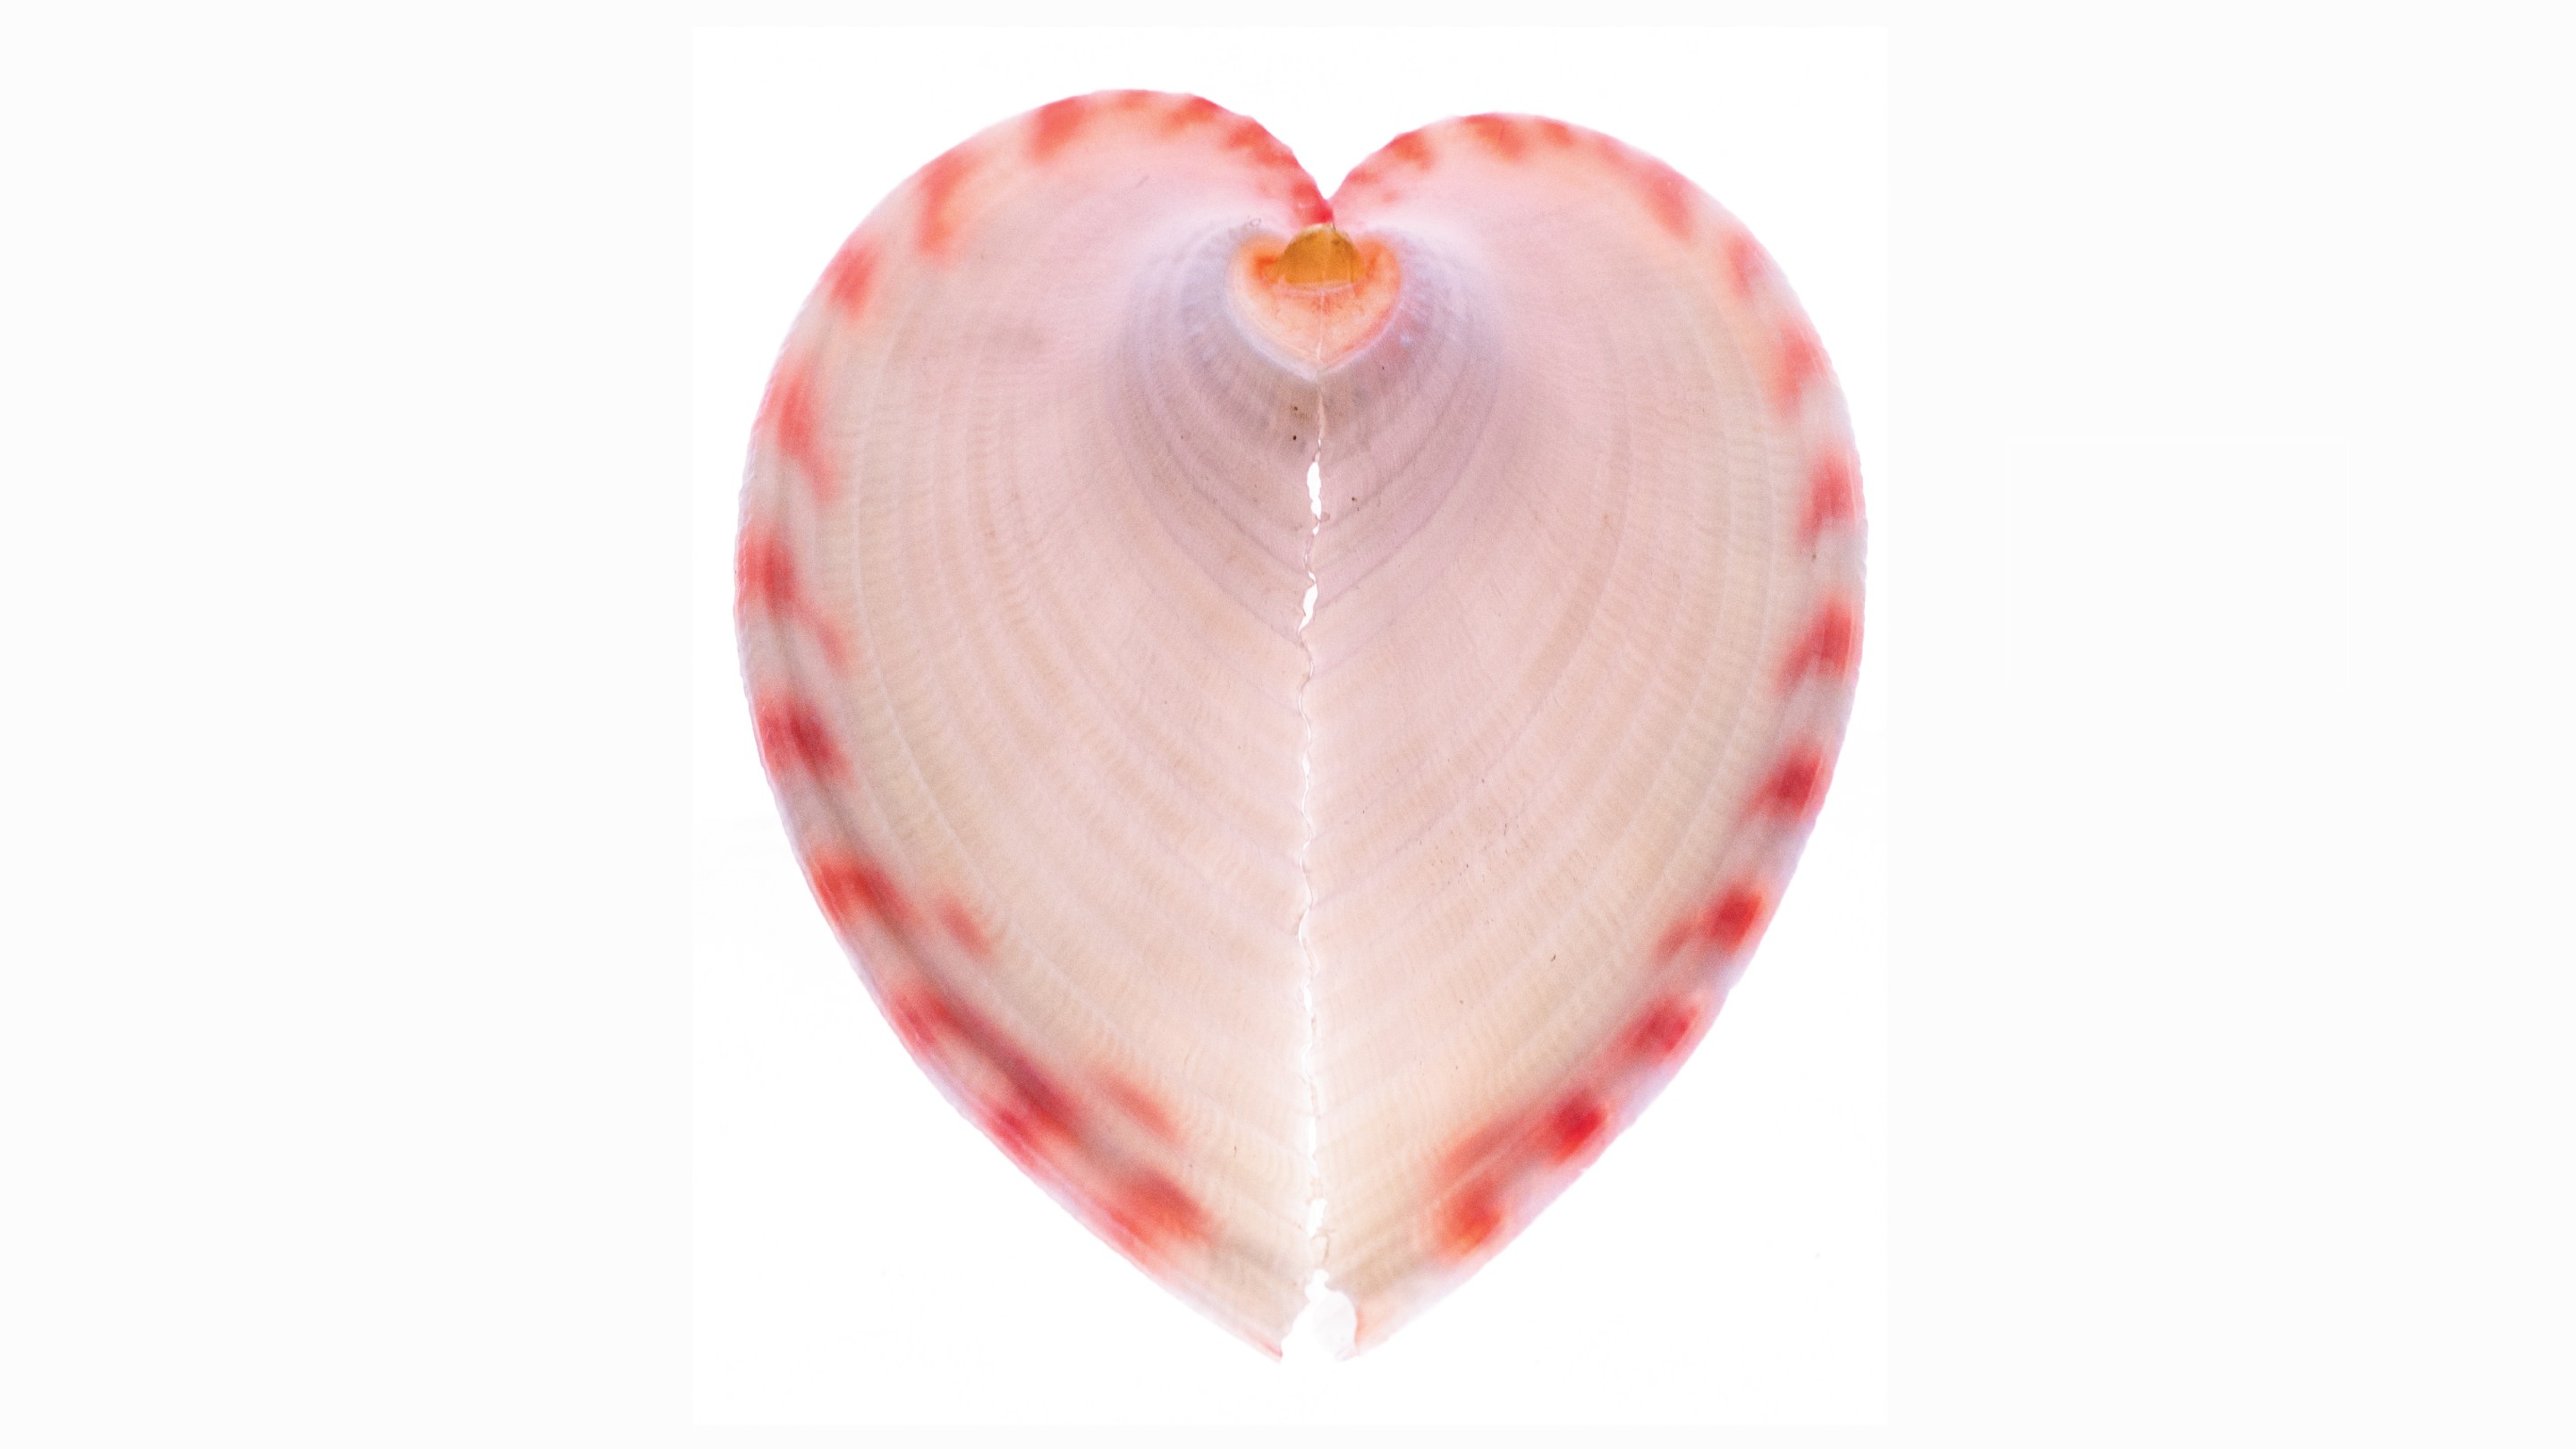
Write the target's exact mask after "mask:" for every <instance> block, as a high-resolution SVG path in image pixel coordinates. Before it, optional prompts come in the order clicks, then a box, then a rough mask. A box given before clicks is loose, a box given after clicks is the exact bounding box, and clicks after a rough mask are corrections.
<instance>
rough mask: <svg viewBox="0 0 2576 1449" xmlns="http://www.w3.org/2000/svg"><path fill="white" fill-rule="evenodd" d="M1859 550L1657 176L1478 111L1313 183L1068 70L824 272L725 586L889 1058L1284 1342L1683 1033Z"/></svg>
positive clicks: (1734, 309) (1763, 277) (1477, 1256)
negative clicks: (885, 1028) (901, 1059)
mask: <svg viewBox="0 0 2576 1449" xmlns="http://www.w3.org/2000/svg"><path fill="white" fill-rule="evenodd" d="M1310 467H1315V468H1316V469H1317V473H1316V476H1317V480H1318V487H1317V493H1316V495H1315V496H1314V497H1313V498H1310V496H1309V490H1308V475H1309V470H1310ZM1861 545H1862V538H1861V518H1860V500H1859V491H1858V469H1857V465H1856V463H1855V460H1854V458H1853V454H1852V449H1851V443H1850V438H1849V431H1848V426H1847V423H1846V420H1845V417H1844V413H1843V408H1842V403H1841V399H1840V397H1839V394H1838V393H1837V392H1836V390H1835V387H1834V384H1833V381H1832V378H1831V375H1830V373H1829V371H1828V369H1827V367H1826V363H1825V358H1824V353H1823V350H1822V348H1821V347H1820V346H1819V344H1818V342H1817V339H1816V336H1815V334H1814V332H1813V331H1812V329H1810V327H1809V326H1808V324H1807V322H1806V320H1805V318H1804V317H1803V315H1802V314H1801V313H1800V312H1799V310H1798V308H1797V305H1796V303H1795V301H1794V300H1793V299H1792V298H1791V297H1790V295H1789V292H1788V290H1787V288H1786V286H1785V285H1784V284H1783V282H1782V281H1781V279H1780V277H1779V276H1778V275H1777V273H1776V272H1775V271H1774V270H1773V268H1772V267H1771V265H1770V263H1769V262H1768V260H1767V259H1766V258H1765V257H1764V255H1763V252H1762V250H1761V248H1760V247H1759V246H1757V245H1756V244H1755V243H1754V242H1753V240H1752V238H1751V237H1750V236H1748V235H1747V234H1746V233H1745V231H1744V230H1743V229H1742V228H1741V227H1740V226H1738V225H1737V224H1736V223H1735V222H1734V221H1733V220H1732V219H1731V218H1729V217H1728V216H1726V214H1725V213H1724V212H1722V211H1720V210H1719V209H1718V208H1717V207H1716V206H1715V205H1714V204H1713V203H1711V202H1710V201H1709V200H1708V199H1707V198H1706V197H1705V196H1703V195H1701V194H1700V193H1699V192H1698V190H1697V189H1696V188H1694V187H1692V186H1691V185H1690V183H1689V182H1687V181H1685V180H1684V179H1683V178H1682V177H1680V176H1679V175H1677V174H1675V173H1673V172H1672V171H1670V170H1669V169H1667V168H1665V167H1663V166H1662V165H1660V164H1659V163H1657V162H1655V161H1653V160H1651V159H1649V158H1647V157H1644V156H1642V155H1639V154H1638V153H1636V152H1634V151H1631V150H1629V149H1627V148H1625V147H1623V146H1621V145H1619V144H1618V143H1617V142H1615V141H1612V140H1610V139H1609V138H1607V137H1604V136H1600V135H1597V134H1595V133H1592V132H1588V131H1584V130H1581V129H1578V128H1575V127H1572V126H1568V125H1564V124H1561V123H1558V122H1554V121H1546V120H1538V119H1534V118H1528V117H1515V116H1478V117H1471V118H1468V119H1465V120H1458V121H1449V122H1443V123H1441V124H1438V125H1434V126H1431V127H1427V128H1425V129H1423V130H1421V131H1416V132H1413V133H1411V134H1409V135H1406V136H1402V137H1399V138H1397V139H1396V140H1395V141H1393V142H1391V143H1389V144H1388V145H1387V146H1386V147H1385V148H1384V149H1383V150H1381V151H1380V152H1379V153H1378V154H1377V155H1376V156H1374V157H1372V158H1370V159H1369V160H1368V161H1367V162H1365V163H1363V164H1362V165H1361V166H1360V167H1359V168H1357V169H1356V170H1354V171H1353V172H1352V173H1351V175H1350V177H1349V178H1348V179H1347V180H1346V181H1345V182H1344V184H1343V186H1342V188H1341V190H1340V192H1339V193H1338V194H1336V195H1335V196H1334V197H1333V198H1332V199H1331V201H1330V202H1329V203H1328V202H1327V201H1326V200H1325V199H1324V198H1323V197H1322V196H1321V195H1319V194H1318V193H1317V191H1316V188H1315V186H1314V184H1313V182H1312V181H1311V179H1309V178H1308V177H1307V176H1306V174H1305V172H1304V171H1303V170H1302V169H1301V168H1299V166H1298V165H1297V163H1296V161H1295V160H1294V158H1293V157H1291V156H1290V155H1289V153H1288V152H1287V150H1286V149H1285V148H1284V147H1282V146H1281V145H1279V143H1278V142H1277V141H1276V140H1274V139H1273V138H1272V137H1271V136H1270V135H1269V133H1268V132H1266V131H1264V130H1263V129H1262V128H1261V127H1260V126H1258V125H1257V124H1255V123H1253V122H1251V121H1249V120H1246V119H1244V118H1241V117H1238V116H1234V115H1230V114H1228V113H1227V112H1224V111H1222V110H1220V109H1218V108H1217V107H1215V106H1213V105H1211V104H1209V103H1208V102H1206V101H1202V100H1198V99H1196V98H1192V97H1185V96H1173V95H1161V94H1154V93H1146V92H1114V93H1104V94H1101V95H1095V96H1086V97H1078V98H1075V99H1072V100H1067V101H1061V102H1058V103H1056V104H1054V105H1051V106H1047V107H1043V108H1041V109H1040V110H1038V111H1035V112H1032V113H1030V114H1028V115H1026V116H1022V117H1019V118H1016V119H1014V120H1011V121H1007V122H1004V123H1002V124H1001V125H999V126H996V127H994V128H992V129H990V130H988V131H986V132H984V133H983V134H981V135H979V136H977V137H975V138H974V139H973V140H970V141H968V142H967V143H966V144H964V145H962V146H960V147H958V148H957V149H955V150H953V151H951V152H949V153H947V154H946V155H944V156H942V157H940V158H939V159H938V160H936V161H934V162H932V163H931V164H930V165H929V166H927V167H925V168H923V170H922V171H921V172H920V173H919V174H917V175H916V176H914V177H913V178H912V179H911V180H910V181H909V182H907V183H906V184H905V185H904V186H903V187H902V188H901V189H900V190H899V191H898V192H897V193H896V194H895V195H894V196H893V197H891V198H889V199H888V200H887V201H886V202H885V203H884V205H882V206H880V207H879V208H878V209H877V211H876V212H875V213H874V214H873V215H872V216H870V217H869V219H868V220H867V222H866V223H865V224H864V225H863V226H861V227H860V229H859V231H858V232H857V234H856V235H854V236H853V237H852V238H851V240H850V242H849V243H848V245H847V246H845V247H844V248H843V249H842V251H841V253H840V254H839V255H838V256H837V257H836V258H835V259H834V260H833V262H832V264H831V266H830V268H829V269H828V270H827V272H826V273H825V276H824V278H823V281H822V284H821V285H820V286H819V287H818V288H817V289H816V291H815V293H814V296H813V297H812V299H811V300H810V301H809V302H808V304H807V306H806V308H805V311H804V313H803V314H802V315H801V316H800V317H799V319H798V321H797V323H796V326H795V329H794V331H793V333H792V334H791V335H790V337H789V340H788V343H787V346H786V348H785V351H784V353H783V355H782V357H781V359H780V361H779V364H778V368H777V371H776V373H775V375H774V376H773V377H772V379H771V383H770V388H769V392H768V395H767V397H766V399H765V401H764V403H763V406H762V409H761V416H760V423H759V428H758V433H757V436H756V438H755V441H754V448H753V455H752V460H751V467H750V475H749V483H748V486H747V488H746V492H745V499H744V508H743V527H742V535H741V552H740V558H739V584H740V595H739V613H740V623H741V630H742V643H743V658H744V663H745V670H746V674H747V677H748V681H749V687H750V695H751V704H752V709H753V712H754V715H755V717H756V722H757V726H758V732H759V738H760V741H761V748H762V751H763V754H764V756H765V758H766V761H767V764H768V766H769V770H770V773H771V776H772V778H773V780H774V781H775V783H776V786H777V790H778V794H779V798H780V801H781V804H782V808H783V810H784V813H785V815H786V818H787V823H788V826H789V829H790V830H791V831H792V832H793V834H794V836H795V839H796V843H797V846H798V849H799V851H800V853H801V854H802V856H803V859H804V861H805V864H806V869H807V871H808V874H809V875H810V877H811V879H812V883H813V887H814V891H815V895H816V897H817V899H818V900H819V901H820V902H821V904H822V907H823V909H824V911H825V912H826V913H827V914H828V915H829V916H830V917H831V919H832V921H833V924H834V925H835V927H836V928H837V929H838V930H839V931H840V933H841V934H842V936H843V938H844V939H845V940H846V941H847V942H848V944H849V946H850V948H851V950H852V952H853V954H854V956H855V957H856V959H857V960H858V961H859V963H860V965H861V967H862V974H863V975H864V976H865V978H866V979H867V980H868V982H869V984H870V986H871V987H872V989H873V990H874V991H875V992H876V993H877V995H878V998H879V1000H880V1001H881V1003H882V1004H883V1006H884V1008H885V1011H886V1014H887V1016H888V1018H889V1019H890V1020H891V1021H892V1023H893V1024H894V1027H895V1029H896V1030H897V1032H899V1033H900V1034H901V1035H902V1037H903V1039H904V1041H905V1043H906V1044H907V1045H908V1046H909V1047H910V1048H911V1050H912V1051H913V1052H914V1054H915V1055H916V1057H917V1058H918V1059H919V1060H920V1061H921V1063H922V1064H923V1066H924V1067H925V1069H926V1070H928V1071H929V1072H930V1073H931V1075H932V1076H933V1077H934V1078H936V1079H937V1080H938V1081H939V1082H940V1083H941V1085H942V1087H943V1089H945V1090H946V1091H947V1092H948V1093H949V1094H950V1095H951V1097H952V1098H953V1099H954V1100H955V1101H956V1102H957V1104H958V1105H959V1107H960V1108H961V1109H962V1110H963V1111H965V1112H966V1113H967V1114H968V1115H969V1116H970V1117H972V1118H974V1119H975V1120H976V1121H977V1122H978V1123H979V1124H980V1125H981V1126H982V1127H983V1128H984V1130H985V1131H986V1132H988V1133H989V1134H990V1135H991V1136H992V1137H993V1138H994V1139H995V1141H997V1142H998V1143H999V1144H1000V1145H1001V1146H1002V1147H1003V1148H1004V1150H1006V1151H1008V1152H1010V1153H1011V1154H1012V1156H1013V1157H1014V1158H1016V1159H1017V1160H1018V1161H1019V1162H1020V1163H1021V1164H1022V1165H1023V1166H1024V1167H1026V1168H1027V1169H1028V1171H1029V1172H1030V1173H1031V1174H1033V1175H1034V1176H1036V1177H1037V1178H1038V1179H1039V1180H1040V1181H1042V1182H1044V1183H1045V1184H1046V1185H1047V1186H1048V1187H1049V1189H1050V1190H1051V1191H1053V1192H1054V1193H1056V1194H1057V1196H1058V1197H1059V1199H1060V1200H1061V1201H1063V1202H1064V1203H1065V1204H1066V1205H1067V1206H1068V1207H1069V1208H1070V1209H1071V1210H1073V1211H1074V1212H1075V1213H1076V1214H1078V1215H1079V1216H1081V1217H1082V1219H1083V1220H1084V1221H1085V1222H1087V1223H1089V1224H1090V1225H1091V1226H1092V1227H1093V1228H1094V1229H1095V1230H1096V1231H1098V1232H1099V1233H1100V1234H1101V1235H1102V1236H1103V1237H1104V1238H1105V1239H1107V1240H1108V1241H1109V1242H1111V1243H1112V1244H1114V1245H1115V1246H1117V1247H1118V1248H1119V1249H1120V1250H1121V1251H1123V1252H1125V1253H1127V1254H1128V1255H1129V1256H1131V1257H1133V1258H1134V1259H1135V1260H1136V1261H1137V1262H1139V1263H1140V1264H1142V1265H1143V1266H1144V1267H1145V1268H1146V1269H1147V1270H1148V1271H1149V1272H1152V1273H1154V1274H1155V1275H1156V1276H1157V1277H1158V1278H1160V1279H1161V1280H1162V1281H1164V1282H1165V1283H1167V1284H1169V1285H1170V1286H1172V1287H1173V1288H1174V1290H1175V1291H1177V1292H1179V1293H1180V1294H1182V1295H1183V1296H1184V1297H1186V1298H1188V1299H1189V1300H1190V1301H1192V1302H1194V1303H1195V1304H1197V1305H1198V1306H1199V1307H1201V1308H1202V1309H1203V1310H1204V1311H1206V1312H1207V1313H1209V1314H1210V1315H1211V1316H1212V1317H1214V1318H1215V1319H1216V1320H1217V1321H1219V1322H1221V1323H1223V1324H1225V1325H1226V1326H1227V1327H1229V1328H1231V1329H1232V1330H1234V1331H1235V1332H1237V1333H1239V1334H1241V1335H1242V1336H1244V1337H1245V1338H1247V1339H1249V1340H1250V1341H1252V1342H1254V1343H1256V1344H1259V1345H1261V1346H1262V1347H1264V1348H1266V1349H1270V1350H1272V1351H1276V1350H1277V1348H1278V1345H1279V1343H1280V1341H1281V1338H1282V1336H1283V1334H1284V1333H1285V1332H1286V1330H1287V1328H1288V1326H1289V1325H1290V1324H1291V1322H1292V1321H1294V1320H1295V1319H1296V1318H1297V1316H1298V1315H1299V1313H1300V1312H1301V1311H1302V1310H1303V1309H1304V1308H1305V1307H1306V1305H1307V1303H1308V1301H1309V1298H1310V1295H1311V1294H1315V1293H1320V1292H1322V1291H1324V1290H1325V1289H1326V1288H1329V1289H1330V1290H1331V1291H1336V1292H1339V1293H1341V1294H1344V1295H1346V1296H1347V1297H1348V1299H1349V1300H1350V1302H1351V1304H1352V1306H1353V1308H1354V1310H1355V1313H1356V1318H1357V1341H1358V1343H1359V1344H1361V1345H1363V1346H1364V1345H1366V1344H1368V1343H1371V1342H1374V1341H1377V1340H1378V1339H1381V1338H1383V1336H1384V1335H1385V1334H1386V1333H1388V1332H1390V1331H1391V1330H1392V1329H1393V1328H1394V1327H1396V1326H1397V1325H1398V1324H1399V1323H1401V1322H1402V1321H1403V1320H1404V1319H1405V1318H1406V1317H1407V1316H1409V1315H1410V1314H1411V1313H1413V1312H1415V1311H1417V1310H1418V1309H1420V1308H1421V1307H1423V1306H1425V1305H1426V1304H1428V1303H1429V1302H1430V1301H1431V1300H1432V1299H1433V1298H1435V1297H1436V1296H1437V1295H1438V1294H1439V1293H1441V1292H1442V1291H1444V1290H1445V1289H1446V1288H1447V1287H1448V1286H1450V1285H1452V1284H1454V1283H1455V1282H1456V1281H1457V1280H1458V1279H1459V1278H1460V1277H1461V1276H1463V1275H1464V1274H1465V1273H1467V1272H1469V1271H1471V1270H1472V1269H1473V1268H1474V1267H1475V1266H1476V1265H1477V1264H1478V1263H1479V1262H1481V1261H1482V1260H1483V1259H1484V1258H1485V1257H1487V1256H1488V1255H1490V1254H1491V1253H1493V1252H1494V1251H1495V1250H1496V1249H1497V1248H1499V1247H1500V1246H1501V1245H1502V1244H1503V1243H1504V1242H1505V1241H1507V1240H1508V1239H1509V1238H1510V1236H1511V1235H1512V1234H1513V1233H1514V1232H1515V1231H1516V1230H1517V1229H1518V1228H1519V1227H1520V1226H1522V1225H1523V1224H1525V1223H1527V1222H1528V1221H1529V1219H1530V1217H1531V1216H1532V1215H1533V1214H1534V1213H1536V1212H1537V1211H1538V1210H1539V1209H1540V1208H1542V1207H1543V1206H1545V1204H1546V1203H1547V1202H1548V1201H1549V1200H1550V1199H1551V1198H1552V1197H1553V1196H1554V1195H1555V1193H1557V1192H1558V1191H1559V1190H1561V1189H1562V1188H1563V1187H1564V1185H1565V1184H1566V1182H1567V1181H1568V1180H1569V1179H1570V1178H1571V1176H1572V1175H1573V1174H1575V1173H1576V1172H1578V1171H1580V1170H1581V1168H1582V1167H1583V1166H1584V1165H1585V1164H1586V1163H1587V1162H1589V1161H1590V1160H1591V1159H1592V1157H1593V1156H1594V1155H1595V1154H1596V1153H1598V1152H1599V1151H1600V1150H1601V1148H1602V1146H1603V1145H1604V1144H1605V1143H1606V1142H1607V1141H1608V1140H1609V1139H1610V1138H1611V1137H1612V1136H1613V1135H1615V1134H1616V1133H1617V1132H1618V1130H1619V1129H1620V1128H1621V1127H1622V1126H1624V1125H1625V1124H1626V1123H1627V1122H1628V1121H1629V1120H1630V1119H1631V1118H1632V1117H1633V1116H1634V1115H1635V1113H1636V1112H1637V1111H1638V1110H1639V1109H1640V1108H1641V1107H1642V1106H1643V1105H1644V1103H1645V1102H1646V1100H1647V1099H1648V1098H1649V1097H1651V1096H1652V1094H1653V1093H1654V1092H1655V1090H1656V1089H1657V1088H1658V1087H1659V1086H1660V1085H1661V1084H1662V1083H1663V1082H1664V1081H1665V1080H1666V1079H1667V1077H1668V1076H1669V1075H1670V1073H1671V1072H1672V1070H1673V1069H1674V1067H1675V1066H1676V1065H1678V1063H1679V1062H1680V1060H1681V1059H1682V1057H1683V1056H1684V1055H1685V1054H1686V1053H1688V1051H1689V1050H1690V1049H1691V1047H1692V1046H1693V1045H1694V1044H1695V1043H1696V1042H1697V1040H1698V1039H1699V1036H1700V1034H1701V1033H1702V1032H1703V1031H1705V1029H1706V1028H1707V1025H1708V1023H1709V1020H1710V1019H1711V1017H1712V1016H1713V1015H1714V1013H1715V1012H1716V1011H1717V1009H1718V1007H1719V1006H1720V1004H1721V1003H1722V1002H1723V1000H1724V998H1725V995H1726V991H1727V989H1728V986H1729V985H1730V984H1731V983H1732V981H1733V980H1734V978H1735V975H1736V973H1737V972H1738V971H1740V970H1741V969H1742V966H1743V963H1744V961H1745V959H1746V956H1747V955H1748V954H1749V953H1750V951H1751V950H1752V947H1753V944H1754V941H1755V940H1756V938H1757V937H1758V936H1759V935H1760V933H1761V930H1762V927H1763V924H1764V923H1765V921H1767V920H1768V918H1769V916H1770V914H1771V912H1772V910H1773V908H1774V906H1775V905H1776V903H1777V901H1778V899H1779V896H1780V892H1781V891H1782V889H1783V888H1784V887H1785V885H1786V883H1787V880H1788V876H1789V871H1790V868H1791V866H1792V864H1793V863H1794V861H1795V859H1796V856H1797V852H1798V849H1799V846H1800V844H1801V842H1802V841H1803V839H1804V837H1805V834H1806V831H1807V828H1808V825H1809V822H1810V821H1811V820H1812V819H1813V816H1814V813H1815V811H1816V808H1817V806H1818V804H1819V802H1820V800H1821V798H1822V794H1823V791H1824V788H1825V784H1826V780H1827V778H1828V776H1829V775H1830V773H1831V769H1832V762H1833V758H1834V754H1835V750H1836V748H1837V746H1838V745H1839V743H1840V738H1841V731H1842V724H1843V720H1844V718H1845V715H1846V714H1847V712H1848V709H1849V704H1850V690H1851V680H1852V674H1853V669H1854V666H1855V663H1856V661H1857V653H1858V648H1859V628H1860V618H1861V596H1860V584H1861ZM1319 1273H1320V1274H1321V1275H1322V1276H1321V1277H1320V1278H1318V1276H1317V1275H1318V1274H1319Z"/></svg>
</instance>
